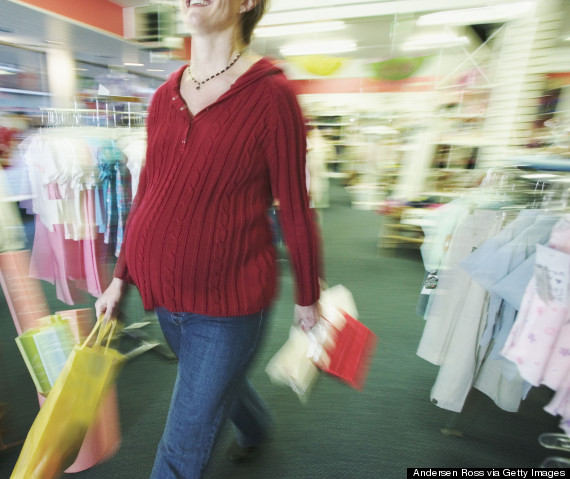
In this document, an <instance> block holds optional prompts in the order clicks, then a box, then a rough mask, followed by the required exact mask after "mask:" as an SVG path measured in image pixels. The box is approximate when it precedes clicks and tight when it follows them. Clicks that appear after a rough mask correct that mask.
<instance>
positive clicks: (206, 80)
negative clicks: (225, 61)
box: [187, 50, 245, 90]
mask: <svg viewBox="0 0 570 479" xmlns="http://www.w3.org/2000/svg"><path fill="white" fill-rule="evenodd" d="M244 51H245V50H242V51H241V52H239V53H238V54H237V57H235V58H234V59H233V60H232V61H231V63H230V64H229V65H228V66H226V67H225V68H224V69H223V70H221V71H219V72H218V73H216V74H214V75H212V76H211V77H208V78H206V79H205V80H202V81H198V80H196V79H195V78H194V77H193V76H192V72H191V71H190V68H191V67H192V63H189V64H188V69H187V70H188V75H190V79H191V80H192V81H193V82H194V84H195V85H196V90H199V89H200V87H201V86H202V85H203V84H204V83H206V82H208V81H210V80H211V79H212V78H216V77H217V76H220V75H221V74H222V73H224V72H226V71H228V70H229V69H230V68H231V67H232V66H233V65H234V64H235V62H237V61H238V60H239V57H241V55H242V53H243V52H244Z"/></svg>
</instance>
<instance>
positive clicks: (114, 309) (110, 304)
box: [95, 278, 127, 322]
mask: <svg viewBox="0 0 570 479" xmlns="http://www.w3.org/2000/svg"><path fill="white" fill-rule="evenodd" d="M126 287H127V284H126V283H125V282H124V281H123V280H122V279H119V278H113V281H111V284H110V285H109V287H108V288H107V289H106V290H105V291H104V292H103V294H102V295H101V296H99V299H97V301H95V314H96V315H97V318H100V317H101V315H102V314H104V315H105V317H104V318H103V321H104V322H107V321H110V320H111V319H113V318H116V317H117V315H118V314H119V306H120V303H121V299H122V298H123V294H124V293H125V289H126Z"/></svg>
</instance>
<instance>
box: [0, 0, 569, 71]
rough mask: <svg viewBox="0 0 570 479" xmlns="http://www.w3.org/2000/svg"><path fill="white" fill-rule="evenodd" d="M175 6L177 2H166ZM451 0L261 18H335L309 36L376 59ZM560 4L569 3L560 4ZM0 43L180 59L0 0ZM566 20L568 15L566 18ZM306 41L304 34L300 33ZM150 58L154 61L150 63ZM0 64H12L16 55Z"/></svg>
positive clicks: (297, 3)
mask: <svg viewBox="0 0 570 479" xmlns="http://www.w3.org/2000/svg"><path fill="white" fill-rule="evenodd" d="M170 2H172V3H173V4H177V2H178V0H170ZM114 3H117V4H119V5H121V6H123V7H132V6H138V5H148V4H151V3H155V2H152V1H144V0H114ZM458 3H459V2H457V0H434V1H432V2H426V0H395V1H393V0H392V1H391V0H384V1H378V0H376V1H373V0H354V1H352V2H349V1H347V0H271V10H270V12H269V13H268V14H267V15H266V16H265V17H264V19H263V23H264V24H265V25H272V24H273V25H274V24H280V23H291V22H293V21H296V22H299V21H317V20H325V19H326V20H329V19H333V18H334V19H339V20H343V21H345V23H346V29H345V30H343V31H342V32H331V33H320V34H311V35H310V37H311V38H310V39H311V40H319V41H325V42H326V41H331V40H339V39H341V38H343V37H345V38H352V39H354V40H355V41H356V42H357V44H358V50H357V51H356V52H354V53H351V54H348V55H344V54H343V56H353V57H359V58H366V59H381V58H387V57H390V56H394V55H401V54H402V52H401V50H399V44H400V43H401V42H402V40H403V39H404V38H406V37H407V36H409V34H410V33H411V32H412V31H413V29H414V28H415V19H416V18H417V17H418V16H419V14H421V13H423V12H426V11H434V10H440V9H450V8H457V6H458ZM486 3H488V0H462V1H461V7H463V8H465V7H469V6H478V5H483V4H486ZM564 3H565V4H566V5H569V4H570V1H565V2H564ZM0 11H1V12H2V15H0V43H1V42H12V43H14V44H17V45H20V46H22V45H31V46H33V47H34V48H40V49H41V48H48V47H50V46H51V47H53V46H54V45H55V44H54V43H46V42H61V43H63V44H65V45H66V46H67V48H71V49H72V50H73V52H74V54H75V55H76V56H77V58H78V59H80V60H83V61H88V62H93V63H97V64H101V65H110V64H111V65H122V64H123V63H124V62H138V63H143V64H144V67H140V68H137V67H132V68H131V67H129V68H130V69H131V70H132V71H135V72H138V73H146V74H148V73H147V70H148V69H149V68H151V69H161V70H164V71H163V72H162V73H152V75H153V76H157V77H159V78H165V77H166V76H167V75H168V74H169V73H170V72H171V71H174V70H175V69H176V68H178V67H179V65H180V61H177V60H168V59H164V58H163V59H162V60H161V61H160V63H158V62H157V61H156V59H155V58H154V56H151V54H150V52H149V51H144V50H141V46H140V44H136V43H135V42H132V41H127V40H124V39H121V38H119V37H116V36H113V35H110V34H105V33H103V32H101V31H96V30H94V29H90V28H87V27H86V26H85V25H80V24H78V23H74V22H71V21H67V20H66V19H64V18H62V17H58V16H54V15H46V14H45V13H42V12H41V11H38V10H37V9H32V8H28V7H26V6H24V5H22V4H21V3H17V2H13V1H9V0H0ZM566 17H567V18H570V15H567V16H566ZM303 39H304V40H305V39H307V35H305V36H304V38H303ZM287 40H291V39H288V38H285V39H284V38H279V37H276V38H271V39H263V38H256V39H254V42H253V45H252V48H253V49H254V50H255V51H256V52H258V53H260V54H263V55H270V56H274V57H279V56H280V53H279V48H280V46H282V45H283V43H284V42H285V41H287ZM153 60H155V61H153ZM0 61H1V62H7V63H15V64H17V63H18V58H17V53H14V56H13V57H11V58H8V57H6V56H3V57H2V58H0Z"/></svg>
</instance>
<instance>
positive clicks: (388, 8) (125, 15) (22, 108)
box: [0, 0, 570, 209]
mask: <svg viewBox="0 0 570 479" xmlns="http://www.w3.org/2000/svg"><path fill="white" fill-rule="evenodd" d="M428 3H429V5H428ZM1 6H2V18H1V19H0V53H1V56H0V59H1V61H0V73H1V74H0V109H1V110H0V111H1V114H2V122H3V123H4V124H5V125H6V126H10V125H9V124H10V123H11V121H10V119H9V118H8V117H9V116H10V115H11V114H14V113H16V114H21V116H25V117H26V118H27V120H28V122H31V123H32V124H33V126H38V125H41V124H42V122H43V124H44V126H45V125H47V124H49V122H50V121H51V122H54V121H55V122H58V124H61V123H67V124H72V123H73V121H75V122H78V121H79V122H85V118H81V119H79V118H78V117H79V115H80V113H78V112H76V113H75V118H73V116H74V114H73V112H69V113H68V114H67V117H63V116H61V115H60V116H61V117H60V118H49V119H48V115H47V113H46V115H44V118H43V119H42V118H41V117H40V118H38V114H37V113H38V109H39V108H42V107H43V108H48V107H53V108H69V109H76V110H77V109H85V108H91V107H97V104H98V103H101V105H100V107H101V108H105V107H107V108H119V107H120V108H128V109H129V111H131V110H133V111H135V110H136V111H143V112H144V110H145V109H146V106H147V105H148V102H149V100H150V97H151V95H152V92H153V91H154V90H155V89H156V88H157V86H158V85H160V83H161V82H163V81H164V80H165V79H166V78H167V76H168V75H169V74H170V73H171V72H173V71H174V70H176V69H177V68H179V67H180V66H181V65H182V64H183V63H184V62H185V61H186V60H187V58H188V56H189V45H190V42H191V39H190V38H189V36H188V34H187V33H186V32H185V30H184V26H183V25H182V24H181V22H180V20H179V19H178V15H177V2H176V1H174V0H172V1H160V2H149V1H147V2H141V1H140V0H133V1H127V0H122V1H116V2H109V1H107V0H101V1H98V2H89V6H88V7H85V6H83V5H81V6H79V4H76V3H73V2H64V1H55V0H51V1H28V2H23V1H17V2H15V1H7V0H3V1H2V4H1ZM459 7H461V9H470V8H471V9H473V8H479V11H478V13H477V15H479V20H477V23H473V22H475V21H474V20H473V18H474V17H473V13H472V12H473V10H472V11H471V12H467V16H465V15H463V18H462V17H461V15H460V16H459V17H458V16H457V14H456V18H455V19H451V21H449V20H446V19H445V18H444V19H443V20H439V19H438V18H435V19H434V18H433V15H432V17H431V18H430V17H429V15H428V14H434V13H437V12H440V13H441V12H443V13H444V14H445V12H449V11H450V10H457V9H459ZM481 8H483V9H482V10H481ZM535 9H536V10H535ZM569 12H570V5H569V2H567V1H555V0H541V1H539V2H532V1H530V2H528V1H527V2H525V1H520V2H513V1H509V2H502V1H483V0H472V1H471V0H465V1H462V2H459V3H458V2H451V1H437V2H414V1H408V0H398V1H358V2H351V3H350V4H347V3H346V2H321V1H314V2H309V3H308V4H307V2H291V1H279V0H274V1H273V2H271V9H270V11H269V12H268V13H267V15H266V16H265V17H264V19H263V20H262V22H261V25H260V27H258V29H257V32H256V34H255V36H254V39H253V43H252V46H251V48H252V50H253V51H255V52H257V53H260V54H262V55H268V56H270V57H272V58H274V59H275V60H276V61H277V62H278V63H279V65H280V66H282V68H283V69H284V70H285V71H286V73H287V75H288V76H289V78H290V79H292V80H293V81H294V83H295V87H296V89H297V92H298V94H299V99H300V102H301V104H302V106H303V108H304V111H305V114H306V115H307V117H308V118H309V119H310V121H311V122H312V123H313V125H314V126H315V127H316V129H317V130H318V132H319V133H320V135H319V136H320V138H319V140H320V139H324V140H325V142H326V145H325V146H328V147H329V148H328V149H326V148H325V149H324V150H323V151H322V152H321V153H322V155H321V156H322V157H323V159H322V160H321V161H320V164H319V165H317V166H318V167H320V166H322V162H323V161H324V162H325V163H326V164H325V170H326V173H327V175H328V177H331V176H335V175H337V176H344V177H348V182H349V183H350V187H351V190H350V191H351V195H352V198H353V200H354V205H355V207H361V208H369V209H376V208H377V207H378V205H379V204H380V203H382V202H383V201H384V200H386V198H387V197H390V198H391V199H396V200H403V201H408V200H411V199H414V198H415V197H416V196H422V195H423V196H425V193H426V192H432V193H437V192H447V193H449V192H450V191H452V190H453V188H454V185H456V184H459V186H465V185H472V184H473V182H474V181H475V182H476V181H477V180H478V179H480V178H478V175H477V174H474V173H473V172H472V171H466V170H469V169H472V168H474V167H475V166H477V167H479V168H488V167H491V166H496V165H503V164H505V163H506V162H508V159H509V158H512V157H513V156H515V155H516V154H519V153H521V151H520V150H519V149H520V148H521V147H522V149H523V151H522V153H524V148H526V147H527V146H529V145H531V144H532V146H553V145H555V144H556V143H564V138H563V137H564V135H565V132H564V131H563V129H561V128H560V124H561V122H562V121H563V120H564V118H565V117H566V116H565V115H566V113H565V111H566V110H567V105H568V102H570V99H569V98H568V97H569V96H568V94H567V92H568V88H565V86H566V84H567V83H568V82H570V79H569V78H570V76H569V75H568V69H569V68H568V62H567V58H568V53H569V52H570V42H569V41H568V38H569V37H568V35H569V31H570V14H569ZM430 21H431V24H430ZM335 22H336V24H339V23H340V26H338V25H336V29H335V25H334V23H335ZM311 23H313V24H315V23H317V24H318V25H319V27H322V26H324V28H325V29H326V28H327V27H328V28H333V31H324V32H319V31H315V30H316V29H315V28H312V27H311V25H310V24H311ZM298 24H301V26H302V27H307V24H309V28H308V30H306V31H308V32H309V33H297V34H295V33H291V25H298ZM156 25H159V27H158V28H156ZM276 25H281V26H282V25H286V26H287V25H289V27H286V30H285V31H284V32H283V33H281V34H279V33H277V35H275V33H273V35H274V36H272V32H270V30H271V27H273V26H276ZM331 25H332V26H331ZM287 28H288V29H289V30H287ZM301 32H302V30H301ZM323 46H324V48H325V49H324V50H322V48H323ZM299 47H300V48H299ZM291 48H293V50H291ZM295 48H297V50H299V52H296V51H295ZM315 48H316V50H315ZM319 48H320V49H321V50H319ZM287 49H289V50H287ZM313 52H314V54H311V55H309V54H310V53H313ZM320 52H322V53H320ZM105 95H107V96H108V97H107V98H105ZM117 95H118V96H122V97H131V99H132V100H133V102H132V103H131V104H128V106H127V107H125V105H124V104H122V105H117V104H116V103H117V102H116V101H115V100H113V98H112V97H113V96H117ZM109 97H111V98H109ZM105 100H108V101H107V102H105ZM95 115H97V113H96V114H95ZM101 116H103V115H101ZM34 117H35V118H34ZM553 118H554V119H553ZM12 119H13V116H12ZM548 119H553V121H551V122H550V123H548V125H549V126H546V127H545V126H544V122H545V121H546V120H548ZM557 119H560V120H561V122H557V121H556V120H557ZM94 122H95V123H96V120H94ZM16 123H18V122H16ZM97 124H101V122H99V123H97ZM19 125H20V127H22V124H21V123H20V124H19ZM555 126H557V127H555ZM316 144H318V145H322V142H320V141H318V142H317V143H316ZM562 146H563V147H564V146H565V145H562ZM331 147H332V149H331ZM562 149H564V148H562ZM315 156H316V155H315ZM321 171H322V170H321ZM411 172H413V173H414V174H413V175H412V174H410V173H411ZM479 172H480V171H479ZM325 186H326V185H325ZM321 187H322V185H321ZM323 194H325V193H323ZM323 202H324V204H326V198H324V199H323Z"/></svg>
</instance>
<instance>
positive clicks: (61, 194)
mask: <svg viewBox="0 0 570 479" xmlns="http://www.w3.org/2000/svg"><path fill="white" fill-rule="evenodd" d="M145 147H146V133H145V131H144V129H142V128H100V127H61V128H43V129H41V130H40V131H39V132H37V133H34V134H32V135H30V136H28V138H26V139H25V140H24V142H23V143H22V144H21V145H20V158H19V162H20V166H21V167H24V168H26V171H27V177H28V180H29V189H30V192H31V195H32V198H33V199H32V204H31V212H32V213H34V214H35V215H36V225H35V237H34V245H33V250H32V262H31V266H30V274H31V276H32V277H34V278H37V279H42V280H45V281H49V282H50V283H52V284H55V286H56V291H57V297H58V299H60V300H61V301H63V302H65V303H67V304H75V303H76V302H77V301H80V300H81V298H82V294H81V292H82V291H87V292H88V293H89V294H91V295H93V296H99V295H100V294H101V293H102V291H103V288H104V287H105V285H106V284H107V283H108V281H109V280H110V278H109V274H108V272H107V268H106V264H105V263H106V261H104V258H105V257H108V256H109V255H111V256H113V255H117V256H118V254H119V252H120V249H121V245H122V239H123V233H124V226H125V223H126V217H127V215H128V213H129V210H130V206H131V202H132V197H133V192H132V191H133V190H135V191H136V188H137V184H134V185H133V183H132V180H131V171H133V173H134V177H135V178H136V179H137V181H138V176H139V174H140V170H141V168H142V165H143V162H144V155H145Z"/></svg>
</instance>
